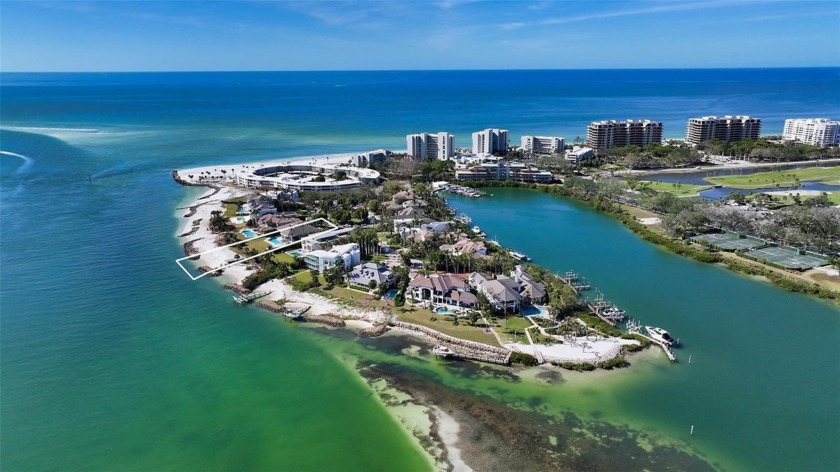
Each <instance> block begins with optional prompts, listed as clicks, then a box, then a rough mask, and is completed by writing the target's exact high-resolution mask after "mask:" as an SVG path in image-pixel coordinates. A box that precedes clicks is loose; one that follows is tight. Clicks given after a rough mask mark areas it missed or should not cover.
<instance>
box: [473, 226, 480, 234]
mask: <svg viewBox="0 0 840 472" xmlns="http://www.w3.org/2000/svg"><path fill="white" fill-rule="evenodd" d="M472 232H473V233H475V234H481V228H479V227H478V226H473V227H472Z"/></svg>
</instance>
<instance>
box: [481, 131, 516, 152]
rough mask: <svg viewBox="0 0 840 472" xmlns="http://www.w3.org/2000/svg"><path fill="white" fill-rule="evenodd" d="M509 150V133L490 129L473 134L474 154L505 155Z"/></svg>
mask: <svg viewBox="0 0 840 472" xmlns="http://www.w3.org/2000/svg"><path fill="white" fill-rule="evenodd" d="M507 149H508V131H507V130H506V129H495V128H488V129H486V130H484V131H477V132H475V133H473V134H472V152H473V154H494V153H497V154H505V153H507Z"/></svg>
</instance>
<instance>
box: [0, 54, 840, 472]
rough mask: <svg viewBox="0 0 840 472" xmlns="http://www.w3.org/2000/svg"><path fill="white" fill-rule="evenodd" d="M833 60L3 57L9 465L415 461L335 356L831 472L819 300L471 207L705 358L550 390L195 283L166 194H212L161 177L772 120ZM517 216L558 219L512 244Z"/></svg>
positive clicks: (562, 209)
mask: <svg viewBox="0 0 840 472" xmlns="http://www.w3.org/2000/svg"><path fill="white" fill-rule="evenodd" d="M837 72H838V70H837V69H815V70H769V71H699V72H698V71H544V72H540V71H519V72H517V71H505V72H498V73H495V72H486V71H482V72H472V73H471V72H416V73H415V72H382V73H246V74H237V73H219V74H215V73H208V74H0V95H2V100H0V123H2V126H3V128H4V129H3V130H2V131H0V148H2V150H3V151H5V152H11V153H14V154H16V155H12V154H5V153H4V154H0V248H2V250H1V251H0V267H2V271H0V313H2V317H0V367H2V368H0V388H2V401H0V429H1V430H2V436H3V446H2V448H3V468H4V470H27V471H28V470H55V469H77V470H113V469H115V468H119V469H144V470H159V469H167V470H198V469H242V470H255V469H284V470H303V469H336V468H340V469H343V470H377V469H380V470H396V469H401V470H409V469H421V468H424V467H425V465H426V463H425V460H424V459H423V458H422V457H421V456H420V454H419V453H418V452H417V450H416V448H415V447H413V446H412V445H411V443H410V442H409V441H408V440H407V437H406V435H405V434H402V433H401V432H400V431H401V428H400V427H399V425H398V424H397V423H396V421H394V420H393V419H392V418H391V416H390V415H388V414H387V412H386V411H385V410H384V409H383V408H382V407H381V405H380V404H379V402H378V401H376V399H375V397H373V396H371V392H370V391H369V390H368V389H367V388H366V387H365V386H364V385H363V383H362V382H361V381H360V379H359V377H358V376H357V375H356V374H355V372H353V370H352V369H351V368H349V367H348V365H347V364H346V363H345V362H342V361H341V360H340V359H339V357H337V354H342V353H345V352H346V353H350V354H352V355H354V356H359V357H363V358H368V359H373V360H376V361H378V362H381V363H383V364H385V363H394V364H396V365H401V366H402V365H403V364H401V363H405V364H404V365H405V368H406V369H407V370H406V371H410V372H414V373H416V375H421V376H428V377H429V378H434V379H439V380H440V383H441V384H442V385H446V386H448V387H450V388H453V389H459V390H464V391H469V392H473V393H475V394H476V395H485V396H492V397H493V398H499V399H504V400H505V401H506V402H509V403H511V404H515V405H522V406H523V408H524V407H527V406H529V405H531V403H532V402H533V401H536V400H539V401H541V402H543V405H545V409H546V411H548V412H561V411H565V412H568V411H572V412H574V413H579V414H581V415H589V416H591V417H592V418H595V419H598V418H600V420H599V421H608V422H612V423H618V424H626V425H633V426H634V427H639V428H645V429H647V430H650V431H657V432H659V433H660V434H662V435H664V436H665V437H666V438H675V440H679V441H684V440H686V439H687V438H686V435H685V431H687V426H686V425H688V424H696V425H697V428H698V434H696V435H695V437H694V438H693V439H692V441H693V443H692V444H691V446H692V447H696V448H697V449H698V450H700V451H703V452H704V453H707V454H709V455H713V456H714V457H716V458H720V460H722V461H724V463H725V464H730V465H731V464H735V465H736V466H740V467H737V468H740V469H763V470H784V469H801V468H808V469H812V470H813V469H825V470H831V469H834V470H836V469H838V468H840V465H838V461H837V457H838V451H837V446H836V444H837V443H838V441H837V438H838V431H837V424H840V421H838V413H837V408H838V407H837V402H836V398H837V397H838V388H837V387H838V386H837V379H838V378H840V376H838V372H837V365H836V364H837V363H836V360H837V359H838V358H840V355H838V352H837V349H838V348H837V344H838V343H837V339H838V328H837V319H838V317H837V312H836V310H835V309H834V308H833V307H831V306H829V305H826V304H822V303H820V302H816V301H813V300H810V299H808V298H805V297H801V296H798V295H793V294H789V293H786V292H783V291H780V290H777V289H775V288H773V287H769V286H767V285H765V284H762V283H759V282H754V281H751V280H749V279H746V278H742V277H738V276H733V275H732V274H729V273H727V272H726V271H723V270H721V269H718V268H715V267H709V266H703V265H697V264H694V263H692V262H690V261H686V260H684V259H680V258H676V257H673V256H671V255H668V254H667V253H664V252H662V251H659V250H657V249H655V248H652V247H650V246H648V245H646V244H644V243H642V242H640V241H638V239H637V238H635V236H633V235H632V234H629V233H627V232H625V231H624V230H623V229H622V228H621V227H620V226H617V225H615V224H614V223H613V222H611V220H609V219H607V218H605V217H602V216H600V215H597V214H592V213H590V212H587V211H582V210H581V209H580V208H579V207H576V206H574V205H571V204H568V203H567V202H562V201H559V202H560V203H558V201H556V200H553V199H551V200H546V198H550V197H547V196H542V195H538V196H534V197H532V196H527V195H520V196H515V195H511V196H510V198H511V199H512V200H507V201H505V204H504V205H500V206H499V207H498V208H497V207H495V206H493V205H488V203H489V202H491V200H475V201H473V202H469V201H463V202H461V201H458V203H457V206H458V207H459V209H460V208H461V207H463V209H464V210H465V211H467V212H468V213H469V214H470V215H471V216H473V218H475V220H476V223H477V224H480V225H481V227H482V228H484V229H485V230H486V231H488V234H491V235H494V236H496V237H497V238H498V239H499V241H500V242H502V243H503V244H506V245H511V246H514V247H517V248H519V249H521V250H522V251H523V252H525V253H527V254H528V255H529V256H532V257H534V259H535V260H536V261H537V262H538V263H543V264H546V265H548V266H550V267H552V268H557V269H565V268H569V267H573V268H575V269H577V270H578V271H579V272H582V273H583V274H584V275H585V276H587V277H588V278H590V279H591V280H592V281H593V282H595V283H596V284H597V285H598V286H599V287H601V288H602V289H603V290H604V292H605V293H606V295H607V297H608V298H609V299H610V300H612V301H615V302H616V303H618V304H619V305H620V306H621V307H622V308H625V309H627V310H628V312H630V313H631V314H632V315H633V316H637V317H639V318H641V319H642V320H643V321H645V322H649V323H653V324H658V325H662V326H664V327H666V328H668V329H669V330H670V331H671V332H672V333H674V334H675V335H677V336H680V337H681V338H682V340H683V343H684V344H685V347H684V348H683V351H684V353H683V354H681V355H682V356H684V355H685V354H694V359H695V361H694V363H693V364H692V365H691V368H690V369H689V368H686V366H684V365H682V364H680V365H678V366H669V365H667V364H665V363H662V362H659V361H658V360H657V359H655V358H654V359H652V360H650V361H649V362H648V361H638V362H636V365H634V369H630V370H629V371H627V372H622V373H618V374H614V375H611V376H609V377H608V378H606V379H602V378H601V377H583V379H584V380H582V381H580V382H577V383H575V382H569V383H568V387H569V388H559V389H558V388H557V386H548V385H544V384H539V385H538V384H534V383H529V382H521V383H512V382H507V381H505V380H504V379H499V378H484V377H480V376H476V375H472V374H471V375H467V374H466V373H464V372H463V370H462V369H455V368H451V367H445V366H442V365H441V364H434V365H426V364H425V363H423V362H422V361H420V360H417V359H406V357H405V356H401V355H399V354H396V355H394V354H389V353H379V352H376V351H373V350H371V349H369V348H367V347H364V346H362V345H360V344H357V343H356V342H354V341H353V340H336V339H333V338H325V337H324V336H321V335H319V334H317V333H313V332H310V331H308V330H301V329H299V328H297V327H295V326H294V325H292V324H289V323H285V322H282V321H278V319H277V318H276V317H273V316H271V315H268V314H265V313H262V312H259V311H257V310H254V309H251V308H237V307H235V306H234V304H233V303H232V302H231V300H230V295H229V294H228V293H226V292H224V291H222V290H220V289H219V287H218V285H217V283H216V282H214V281H213V280H210V279H208V278H203V279H201V280H199V281H196V282H192V281H190V280H189V279H188V278H187V277H186V276H185V275H184V274H183V272H182V271H181V269H179V268H178V266H177V265H175V263H174V260H175V259H176V258H178V257H181V256H182V255H183V253H182V251H181V248H180V242H179V241H178V239H177V238H176V237H175V235H176V234H179V233H180V232H181V231H182V229H181V228H179V227H180V225H182V224H183V223H184V220H185V219H183V218H178V217H175V216H174V212H173V208H175V207H178V206H183V205H184V204H186V203H187V202H189V201H190V199H191V198H194V197H195V196H196V195H197V194H198V193H199V192H202V190H198V189H189V188H184V187H180V186H177V185H176V184H174V183H173V182H172V180H171V177H170V171H171V170H172V169H175V168H183V167H190V166H198V165H209V164H216V163H229V162H249V161H254V160H259V159H268V158H274V157H291V156H300V155H313V154H329V153H336V152H350V151H361V150H368V149H371V148H378V147H383V146H385V147H389V146H390V147H393V148H395V149H398V148H401V147H403V146H404V143H405V140H404V134H405V133H408V132H415V131H422V130H438V129H443V130H448V131H451V132H453V133H455V134H456V135H457V138H456V139H457V141H458V144H459V145H467V144H468V140H469V133H470V132H471V131H474V130H476V129H481V128H485V127H487V126H503V127H508V128H509V129H510V130H511V135H512V136H516V135H517V134H519V133H523V132H528V133H534V134H548V133H560V134H565V135H566V136H567V138H569V137H572V138H573V137H574V135H575V134H582V133H583V130H584V129H585V124H586V123H587V122H588V121H590V120H592V119H601V118H607V117H618V118H623V117H637V116H647V117H651V118H657V119H661V120H663V121H665V122H666V134H673V135H677V136H678V135H679V134H680V133H682V131H681V130H683V129H684V120H685V117H687V116H693V115H696V114H708V113H734V112H738V113H742V112H743V113H751V114H755V115H757V116H761V117H762V118H764V119H765V120H767V125H766V127H765V130H766V131H770V132H772V131H773V129H774V128H778V129H781V123H782V120H783V119H784V118H785V117H787V116H788V115H801V116H812V115H813V116H821V115H828V116H833V115H836V110H838V109H840V98H838V97H837V96H836V94H833V93H832V92H833V91H835V90H836V85H837ZM799 83H807V84H808V87H798V86H793V85H796V84H799ZM336 84H343V85H346V86H345V87H335V85H336ZM488 96H492V97H494V106H493V107H488V106H487V105H486V104H487V97H488ZM406 104H411V105H410V106H406ZM17 155H20V156H23V157H19V156H17ZM494 193H495V192H494ZM494 198H497V197H494ZM498 198H502V196H501V195H500V196H498ZM505 198H507V197H505ZM450 199H451V200H453V201H457V198H456V197H452V198H450ZM481 205H485V206H484V207H481ZM482 208H483V209H482ZM547 214H550V215H552V218H551V219H548V218H545V217H544V215H547ZM563 217H568V218H571V220H564V219H563ZM522 218H528V219H529V220H528V221H543V220H545V223H546V226H545V227H542V226H541V227H540V228H538V229H537V230H534V231H528V232H527V233H526V236H523V234H522V229H521V225H520V226H517V224H516V223H515V222H517V221H524V220H522ZM549 222H556V223H557V224H558V225H559V226H549V225H548V223H549ZM33 228H37V230H33ZM745 339H746V340H748V341H747V342H746V344H744V340H745ZM767 340H770V341H767ZM683 351H681V352H683ZM832 361H835V362H833V363H832ZM590 378H591V379H598V380H597V384H595V385H590V384H587V382H596V381H594V380H593V381H589V380H586V379H590ZM535 399H536V400H535ZM625 405H626V407H625ZM731 468H736V467H731Z"/></svg>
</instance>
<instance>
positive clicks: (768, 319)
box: [449, 188, 840, 470]
mask: <svg viewBox="0 0 840 472" xmlns="http://www.w3.org/2000/svg"><path fill="white" fill-rule="evenodd" d="M489 192H490V193H492V194H493V196H492V197H487V198H484V199H469V198H463V197H456V196H452V197H450V198H449V202H450V204H451V205H453V206H454V208H456V210H457V211H458V212H459V213H460V212H463V213H465V214H467V215H468V216H469V217H471V218H472V220H473V221H474V222H475V223H476V224H479V225H481V227H482V228H485V231H488V232H489V233H490V234H494V235H496V236H497V237H498V240H499V242H500V243H502V244H503V245H506V244H508V242H509V241H510V242H512V241H515V242H516V243H517V244H518V245H519V246H521V247H522V249H523V250H524V251H526V252H527V253H528V254H530V255H531V256H532V257H533V258H534V262H535V263H537V264H540V265H544V266H546V267H549V268H551V269H553V270H555V271H563V272H565V271H566V270H569V269H574V270H576V271H577V272H578V273H580V274H582V275H583V276H585V277H586V278H587V279H588V280H589V281H590V282H591V283H592V284H593V286H594V287H597V288H598V289H600V290H601V291H602V292H603V293H604V294H605V297H606V298H607V299H609V300H610V301H612V302H613V303H616V304H617V305H618V306H619V307H621V308H622V309H625V310H627V314H628V316H631V317H633V318H636V319H638V320H640V321H641V322H642V323H643V324H645V325H652V326H660V327H663V328H665V329H667V330H668V331H669V332H670V333H671V334H672V336H674V337H679V338H680V339H681V343H682V346H681V348H680V349H679V350H678V351H677V356H678V358H679V359H680V360H681V362H680V363H679V364H676V365H673V366H669V365H667V364H666V363H664V362H663V363H661V364H660V365H658V366H655V367H654V368H653V369H652V370H653V372H650V373H648V372H645V373H644V374H643V375H644V380H643V381H637V382H633V384H632V385H624V386H623V387H622V388H621V389H620V391H609V392H605V393H604V394H603V395H604V396H606V397H609V398H610V400H609V401H606V402H605V403H604V406H603V407H602V408H601V409H600V411H601V414H602V415H603V416H606V417H619V418H622V417H623V418H627V417H629V418H630V419H629V420H628V421H631V422H632V423H637V422H640V423H642V424H645V423H646V424H651V425H655V427H656V428H657V429H661V430H665V431H667V432H668V433H669V434H671V435H673V436H674V437H682V436H683V435H684V434H685V432H686V431H688V429H689V427H690V425H695V426H696V430H697V431H698V434H699V431H701V430H702V434H701V435H700V436H699V437H694V438H692V440H693V442H695V443H697V444H700V445H701V449H706V450H707V451H713V452H711V454H713V455H714V456H716V457H726V458H727V462H729V461H731V462H729V463H730V464H735V465H736V466H737V468H738V469H750V470H836V469H837V468H838V467H840V402H838V398H840V381H838V379H840V363H838V359H840V342H838V339H840V310H838V308H837V306H835V305H832V304H830V303H827V302H823V301H820V300H818V299H814V298H810V297H806V296H802V295H798V294H793V293H789V292H785V291H782V290H779V289H777V288H775V287H773V286H772V285H770V284H768V283H765V282H759V281H754V280H751V279H750V278H748V277H744V276H740V275H737V274H734V273H731V272H729V271H727V270H726V269H724V268H721V267H717V266H713V265H708V264H701V263H698V262H694V261H691V260H688V259H685V258H681V257H677V256H674V255H672V254H670V253H668V252H666V251H664V250H661V249H659V248H657V247H654V246H652V245H650V244H648V243H645V242H644V241H642V240H641V239H639V238H638V237H636V236H635V235H634V234H633V233H631V232H630V231H629V230H627V229H626V228H624V227H623V226H622V225H621V224H619V223H618V222H616V221H614V220H613V219H611V218H610V217H608V216H607V215H603V214H599V213H596V212H593V211H590V210H588V209H586V208H585V207H583V206H581V205H578V204H575V203H573V202H570V201H568V200H563V199H560V198H558V197H554V196H551V195H548V194H544V193H540V192H537V191H527V190H519V189H503V188H495V189H489ZM535 222H538V223H535ZM523 232H525V233H527V234H528V237H527V238H523V237H522V234H523ZM689 356H691V358H692V363H691V364H690V365H689V364H688V358H689ZM639 370H643V369H639ZM639 370H637V372H638V371H639ZM613 402H614V403H613ZM609 404H613V405H617V406H616V407H614V408H611V407H608V406H606V405H609Z"/></svg>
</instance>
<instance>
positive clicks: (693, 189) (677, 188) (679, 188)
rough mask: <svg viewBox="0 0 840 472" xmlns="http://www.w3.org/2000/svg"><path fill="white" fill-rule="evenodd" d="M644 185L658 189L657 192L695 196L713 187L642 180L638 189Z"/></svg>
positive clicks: (679, 195)
mask: <svg viewBox="0 0 840 472" xmlns="http://www.w3.org/2000/svg"><path fill="white" fill-rule="evenodd" d="M643 187H647V188H650V189H652V190H656V191H657V192H668V193H673V194H674V195H676V196H678V197H693V196H696V195H697V193H699V192H702V191H703V190H708V189H710V188H712V186H711V185H693V184H681V183H671V182H640V183H639V186H638V187H637V190H638V189H641V188H643Z"/></svg>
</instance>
